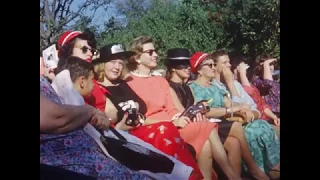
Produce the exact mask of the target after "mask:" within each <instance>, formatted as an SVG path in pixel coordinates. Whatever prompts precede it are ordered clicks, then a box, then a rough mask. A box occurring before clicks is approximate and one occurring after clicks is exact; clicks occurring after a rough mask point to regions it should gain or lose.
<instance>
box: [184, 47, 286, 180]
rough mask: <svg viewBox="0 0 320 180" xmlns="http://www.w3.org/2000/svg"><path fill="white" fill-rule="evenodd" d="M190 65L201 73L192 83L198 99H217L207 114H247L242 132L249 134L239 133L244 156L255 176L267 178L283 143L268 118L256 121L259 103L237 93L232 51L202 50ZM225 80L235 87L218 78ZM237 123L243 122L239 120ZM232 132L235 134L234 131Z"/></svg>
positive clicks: (250, 171) (195, 55)
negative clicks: (267, 121) (233, 73)
mask: <svg viewBox="0 0 320 180" xmlns="http://www.w3.org/2000/svg"><path fill="white" fill-rule="evenodd" d="M207 57H210V59H207ZM190 65H191V71H192V72H193V73H196V74H197V79H196V80H195V81H194V82H193V83H191V84H189V86H190V88H191V89H192V92H193V94H194V97H195V100H196V101H201V100H203V99H207V98H208V97H211V98H213V100H212V101H211V102H210V103H209V106H210V112H208V113H207V114H206V115H207V117H212V118H219V119H221V120H222V121H225V119H226V117H228V116H231V117H234V116H236V114H241V115H243V116H242V117H243V121H244V122H243V123H245V124H247V125H246V126H245V128H244V130H243V131H242V132H243V133H245V138H240V136H239V135H235V137H238V138H239V140H240V142H241V154H242V158H243V160H244V161H245V163H246V165H247V166H246V167H247V168H248V171H249V173H250V174H251V175H253V176H254V177H255V176H256V175H257V174H260V175H262V174H263V175H264V176H260V178H262V179H267V178H268V177H267V176H266V175H265V173H267V172H269V171H270V170H271V168H272V167H274V166H277V163H278V162H279V160H280V159H279V158H280V154H279V152H280V149H279V148H280V146H279V145H280V144H279V141H278V139H277V137H276V134H275V132H274V131H273V129H272V127H271V126H270V125H269V124H268V123H266V122H265V121H262V120H256V116H257V114H260V113H259V111H258V110H257V109H256V108H255V107H256V105H255V104H254V102H253V100H252V99H251V100H250V99H249V98H247V97H248V96H249V95H245V94H241V95H238V96H236V95H235V93H238V92H239V91H238V89H237V88H236V87H233V86H235V84H234V80H233V78H232V73H231V70H230V67H231V65H230V63H229V58H228V54H227V53H226V52H224V51H217V52H215V53H213V54H212V55H210V54H207V53H202V52H198V53H195V54H194V55H193V56H192V57H191V60H190ZM221 79H223V82H225V84H227V86H230V87H231V88H229V89H230V92H229V91H228V90H227V89H226V88H223V87H224V86H225V85H224V84H222V83H221V82H220V81H218V80H221ZM240 86H241V85H240ZM237 87H238V86H237ZM241 92H242V91H241ZM230 94H231V95H233V96H232V99H230V98H229V97H230ZM244 97H246V98H244ZM236 100H241V102H242V103H235V101H236ZM249 102H250V103H249ZM251 103H252V104H251ZM252 120H254V121H252ZM235 123H237V124H239V122H234V124H235ZM233 126H234V125H233ZM230 133H232V130H231V131H230ZM249 148H250V149H249ZM269 160H270V161H269ZM276 168H278V167H276Z"/></svg>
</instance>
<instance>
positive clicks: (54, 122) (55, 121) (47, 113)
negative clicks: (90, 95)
mask: <svg viewBox="0 0 320 180" xmlns="http://www.w3.org/2000/svg"><path fill="white" fill-rule="evenodd" d="M93 114H94V108H93V107H91V106H89V105H83V106H72V105H63V104H56V103H54V102H52V101H50V100H49V99H48V98H46V97H44V96H42V95H40V133H55V134H59V133H67V132H70V131H73V130H76V129H79V128H81V127H84V126H85V125H86V123H87V122H88V121H89V120H90V119H91V118H92V116H93Z"/></svg>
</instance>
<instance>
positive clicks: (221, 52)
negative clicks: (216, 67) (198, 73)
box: [211, 49, 228, 63]
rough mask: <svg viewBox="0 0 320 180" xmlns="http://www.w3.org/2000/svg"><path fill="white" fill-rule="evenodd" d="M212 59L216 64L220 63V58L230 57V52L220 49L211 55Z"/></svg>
mask: <svg viewBox="0 0 320 180" xmlns="http://www.w3.org/2000/svg"><path fill="white" fill-rule="evenodd" d="M211 56H212V59H213V61H214V62H216V63H217V62H218V58H219V57H220V56H228V52H227V51H225V50H222V49H219V50H217V51H214V52H213V53H211Z"/></svg>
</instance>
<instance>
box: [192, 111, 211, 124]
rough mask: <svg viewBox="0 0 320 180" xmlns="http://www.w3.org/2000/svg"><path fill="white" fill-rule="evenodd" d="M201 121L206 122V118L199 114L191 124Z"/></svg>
mask: <svg viewBox="0 0 320 180" xmlns="http://www.w3.org/2000/svg"><path fill="white" fill-rule="evenodd" d="M203 121H208V118H206V117H205V116H204V115H202V114H201V113H197V114H196V117H195V118H194V119H193V122H203Z"/></svg>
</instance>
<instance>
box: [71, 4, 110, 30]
mask: <svg viewBox="0 0 320 180" xmlns="http://www.w3.org/2000/svg"><path fill="white" fill-rule="evenodd" d="M84 1H85V0H76V1H75V2H74V3H73V4H72V6H71V8H77V7H78V6H79V5H80V4H82V3H83V2H84ZM84 13H85V14H87V15H91V14H92V12H90V11H86V12H84ZM112 16H116V9H115V8H114V6H113V4H112V3H111V4H110V5H109V7H108V9H107V11H105V10H104V9H103V8H99V9H98V10H97V11H96V14H95V17H94V19H93V21H92V25H94V26H97V27H100V26H102V25H103V23H104V22H106V21H108V20H109V19H110V17H112Z"/></svg>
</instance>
